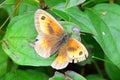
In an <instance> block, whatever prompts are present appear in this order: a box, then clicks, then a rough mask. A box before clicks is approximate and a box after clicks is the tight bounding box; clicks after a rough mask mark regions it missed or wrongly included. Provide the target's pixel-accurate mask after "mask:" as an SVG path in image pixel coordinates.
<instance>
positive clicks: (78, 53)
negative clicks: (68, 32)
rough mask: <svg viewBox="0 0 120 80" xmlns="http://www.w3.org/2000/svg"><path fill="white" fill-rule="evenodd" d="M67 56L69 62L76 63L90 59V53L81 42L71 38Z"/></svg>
mask: <svg viewBox="0 0 120 80" xmlns="http://www.w3.org/2000/svg"><path fill="white" fill-rule="evenodd" d="M67 56H68V57H69V62H72V61H74V63H77V62H80V61H83V60H85V59H86V57H88V51H87V49H86V48H85V47H84V45H83V44H82V43H81V42H79V41H78V40H76V39H74V38H70V39H69V41H68V45H67Z"/></svg>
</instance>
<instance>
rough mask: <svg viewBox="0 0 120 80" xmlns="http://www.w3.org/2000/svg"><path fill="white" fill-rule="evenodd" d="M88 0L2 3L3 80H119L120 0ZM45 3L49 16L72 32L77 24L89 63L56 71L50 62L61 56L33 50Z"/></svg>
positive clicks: (0, 74) (0, 52)
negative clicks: (36, 18) (37, 21)
mask: <svg viewBox="0 0 120 80" xmlns="http://www.w3.org/2000/svg"><path fill="white" fill-rule="evenodd" d="M39 1H41V2H40V3H39ZM83 1H84V0H5V1H4V0H2V1H0V40H1V41H0V42H1V44H0V80H48V79H49V80H64V79H73V80H109V79H110V80H119V79H120V78H119V75H120V43H119V41H120V37H119V36H120V13H119V11H120V5H119V0H116V1H114V0H86V1H85V2H84V3H82V2H83ZM42 2H44V4H46V5H47V6H48V7H46V9H45V10H46V11H47V12H49V13H50V14H51V15H53V16H54V17H55V18H56V19H57V20H58V21H60V20H62V22H60V23H61V25H62V26H63V27H64V29H65V31H66V32H71V31H72V30H71V28H72V27H73V26H77V27H79V28H80V30H81V32H82V33H83V35H82V34H81V42H82V43H83V44H84V45H85V46H86V47H87V49H88V51H89V57H88V59H87V60H86V61H83V62H80V63H77V64H70V65H69V66H68V67H67V68H65V69H63V70H59V71H58V72H55V71H56V70H54V69H52V68H51V67H50V64H51V63H52V62H53V60H54V59H55V57H56V55H53V56H51V57H50V58H48V59H44V58H42V57H40V56H39V55H37V54H36V52H35V51H34V49H33V48H32V47H31V46H30V43H32V42H34V40H35V37H36V35H37V32H36V30H35V26H34V13H35V11H36V10H37V9H39V7H40V6H42V5H41V3H42ZM80 3H82V4H80ZM73 37H74V38H80V36H74V35H73ZM66 71H67V72H66ZM76 72H77V73H76ZM54 74H55V75H54ZM53 75H54V76H53ZM52 76H53V77H52Z"/></svg>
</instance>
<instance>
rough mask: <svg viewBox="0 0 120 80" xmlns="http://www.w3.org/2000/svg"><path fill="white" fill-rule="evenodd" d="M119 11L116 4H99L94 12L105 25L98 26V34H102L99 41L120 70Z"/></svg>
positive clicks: (119, 7)
mask: <svg viewBox="0 0 120 80" xmlns="http://www.w3.org/2000/svg"><path fill="white" fill-rule="evenodd" d="M100 6H103V7H100ZM119 10H120V6H119V5H116V4H99V5H97V6H95V7H94V12H96V14H97V15H98V16H99V18H100V20H101V21H102V22H104V25H102V24H101V23H100V26H101V27H99V26H98V25H96V26H97V27H98V28H99V29H98V30H99V31H98V32H99V33H100V35H98V36H97V41H98V42H99V44H100V45H101V47H102V49H103V50H104V52H105V54H106V56H107V57H108V59H109V60H110V61H112V63H113V64H115V65H116V66H117V67H118V68H119V69H120V45H119V41H120V37H119V36H120V13H119V12H118V11H119ZM91 18H92V16H91ZM94 21H95V20H94ZM97 21H98V20H97ZM101 33H102V34H101ZM113 53H114V54H113Z"/></svg>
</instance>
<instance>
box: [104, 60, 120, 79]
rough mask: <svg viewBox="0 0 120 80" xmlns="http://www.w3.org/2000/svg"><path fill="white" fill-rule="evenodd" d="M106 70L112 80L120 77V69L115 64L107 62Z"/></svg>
mask: <svg viewBox="0 0 120 80" xmlns="http://www.w3.org/2000/svg"><path fill="white" fill-rule="evenodd" d="M105 70H106V72H107V74H108V76H109V78H110V79H111V80H119V79H120V69H119V68H118V67H116V65H114V64H110V63H107V62H106V63H105Z"/></svg>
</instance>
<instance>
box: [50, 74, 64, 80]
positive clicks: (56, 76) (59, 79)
mask: <svg viewBox="0 0 120 80" xmlns="http://www.w3.org/2000/svg"><path fill="white" fill-rule="evenodd" d="M64 79H65V76H64V74H62V73H59V72H55V74H54V76H53V77H51V78H49V80H64Z"/></svg>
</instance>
